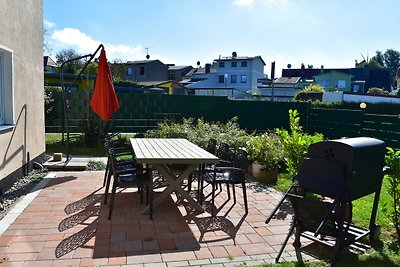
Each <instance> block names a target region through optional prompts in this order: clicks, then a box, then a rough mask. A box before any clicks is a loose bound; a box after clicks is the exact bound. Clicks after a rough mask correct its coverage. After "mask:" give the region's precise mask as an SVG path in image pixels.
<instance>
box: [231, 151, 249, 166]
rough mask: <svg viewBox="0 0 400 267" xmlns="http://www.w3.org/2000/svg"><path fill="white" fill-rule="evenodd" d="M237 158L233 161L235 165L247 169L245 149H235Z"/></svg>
mask: <svg viewBox="0 0 400 267" xmlns="http://www.w3.org/2000/svg"><path fill="white" fill-rule="evenodd" d="M234 157H235V160H234V162H233V167H235V168H238V169H242V170H245V169H246V164H247V152H246V151H245V150H243V149H238V150H236V151H235V155H234Z"/></svg>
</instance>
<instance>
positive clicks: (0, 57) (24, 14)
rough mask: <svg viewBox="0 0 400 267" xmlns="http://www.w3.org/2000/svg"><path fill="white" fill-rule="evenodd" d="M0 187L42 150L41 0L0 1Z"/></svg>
mask: <svg viewBox="0 0 400 267" xmlns="http://www.w3.org/2000/svg"><path fill="white" fill-rule="evenodd" d="M0 6H1V8H0V25H7V27H0V81H1V83H0V179H1V180H0V188H1V190H2V191H5V190H7V189H8V188H9V186H11V184H12V183H13V182H15V181H16V180H17V179H18V178H21V177H22V175H23V174H26V173H27V172H28V171H29V170H30V169H31V168H32V165H33V162H34V161H39V162H41V161H42V159H43V157H44V153H45V123H44V94H43V1H42V0H26V1H7V0H0Z"/></svg>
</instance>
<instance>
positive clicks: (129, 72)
mask: <svg viewBox="0 0 400 267" xmlns="http://www.w3.org/2000/svg"><path fill="white" fill-rule="evenodd" d="M132 73H133V71H132V68H131V67H128V70H127V72H126V75H127V76H132Z"/></svg>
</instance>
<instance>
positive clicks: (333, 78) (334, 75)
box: [315, 71, 351, 92]
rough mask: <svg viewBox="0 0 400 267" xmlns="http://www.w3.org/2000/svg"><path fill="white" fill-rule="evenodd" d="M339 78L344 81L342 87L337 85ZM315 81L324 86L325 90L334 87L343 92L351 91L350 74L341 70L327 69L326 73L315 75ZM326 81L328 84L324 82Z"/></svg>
mask: <svg viewBox="0 0 400 267" xmlns="http://www.w3.org/2000/svg"><path fill="white" fill-rule="evenodd" d="M339 80H343V81H345V82H346V85H345V87H344V88H340V87H339V86H338V81H339ZM315 82H316V83H317V84H319V85H321V86H322V87H324V89H325V90H329V89H335V90H339V91H343V92H350V91H351V76H350V75H349V74H345V73H342V72H338V71H329V72H326V73H321V74H319V75H315ZM326 82H328V85H327V84H326Z"/></svg>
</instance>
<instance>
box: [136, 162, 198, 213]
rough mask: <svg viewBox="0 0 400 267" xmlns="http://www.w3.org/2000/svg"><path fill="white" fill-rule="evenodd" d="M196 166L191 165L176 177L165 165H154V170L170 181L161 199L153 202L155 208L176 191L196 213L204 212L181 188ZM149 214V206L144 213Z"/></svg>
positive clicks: (158, 198)
mask: <svg viewBox="0 0 400 267" xmlns="http://www.w3.org/2000/svg"><path fill="white" fill-rule="evenodd" d="M196 166H197V164H190V165H188V166H187V167H186V169H185V170H184V171H183V172H182V173H180V174H179V175H178V176H176V175H175V174H174V173H173V172H172V171H171V170H170V169H169V168H168V166H166V165H165V164H153V168H155V169H157V170H158V171H159V172H160V174H161V175H163V176H164V177H165V179H166V180H167V181H168V187H167V188H166V189H165V190H164V191H163V192H162V193H161V195H160V196H159V197H157V198H156V199H154V200H153V208H154V207H156V206H157V205H159V204H160V202H161V201H162V200H164V199H165V198H166V197H167V196H169V195H170V194H171V193H172V192H173V191H175V192H177V193H179V194H181V195H182V197H183V198H184V199H186V200H187V201H188V202H189V203H190V205H191V206H192V207H193V208H194V209H195V210H196V211H204V210H203V208H202V207H201V206H200V205H199V204H198V203H197V202H196V201H195V200H194V199H193V198H192V197H191V196H190V195H189V193H188V192H186V191H185V190H184V189H183V188H182V186H181V183H182V181H183V179H185V178H186V177H188V176H189V174H190V173H192V172H193V170H194V169H195V168H196ZM148 212H149V206H147V207H146V208H145V209H144V210H143V212H142V213H144V214H146V213H148Z"/></svg>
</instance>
